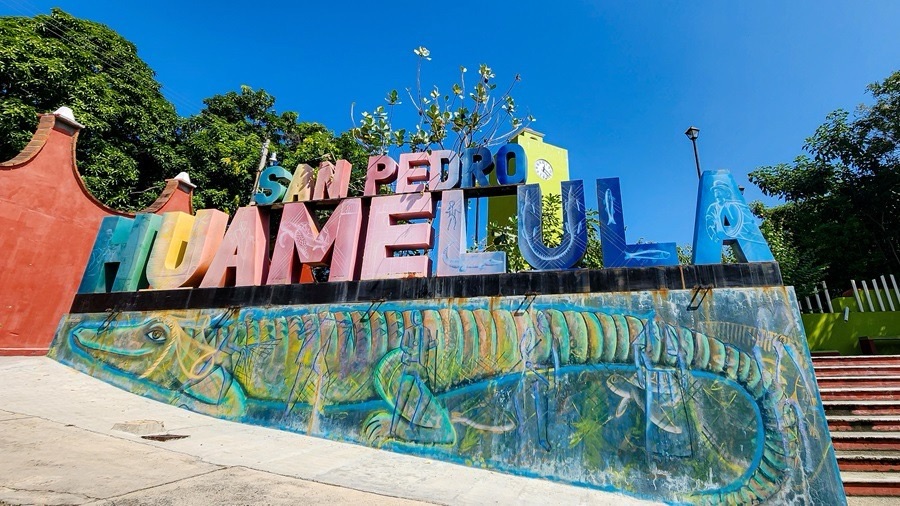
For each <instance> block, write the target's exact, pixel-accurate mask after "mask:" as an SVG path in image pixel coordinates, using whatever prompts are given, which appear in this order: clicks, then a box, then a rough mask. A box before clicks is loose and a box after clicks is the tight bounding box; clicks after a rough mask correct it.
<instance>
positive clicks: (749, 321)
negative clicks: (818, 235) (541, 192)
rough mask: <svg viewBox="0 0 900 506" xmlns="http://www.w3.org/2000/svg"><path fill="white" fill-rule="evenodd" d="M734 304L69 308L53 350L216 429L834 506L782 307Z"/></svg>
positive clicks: (591, 301) (802, 355)
mask: <svg viewBox="0 0 900 506" xmlns="http://www.w3.org/2000/svg"><path fill="white" fill-rule="evenodd" d="M727 292H728V293H726V294H725V295H716V300H717V302H720V301H719V300H718V299H729V298H730V299H734V300H733V301H731V302H733V303H734V305H733V306H732V307H737V308H743V309H744V310H745V311H748V312H747V313H744V314H742V313H741V312H740V311H738V312H735V311H734V310H728V311H726V312H724V313H723V312H722V311H717V310H716V309H715V307H710V308H707V309H706V310H705V313H702V316H704V318H703V319H697V317H698V316H700V315H701V313H694V314H688V315H685V313H686V311H684V309H683V308H684V307H686V306H687V303H686V302H687V298H686V297H687V295H688V294H687V293H686V292H685V293H676V292H673V293H666V294H657V293H652V292H645V293H638V294H604V295H591V296H545V297H541V296H538V297H533V298H524V299H523V298H522V297H514V298H513V297H511V298H481V299H467V300H443V301H405V302H396V303H380V304H379V303H371V304H331V305H322V306H302V307H301V306H285V307H267V308H231V309H224V310H194V311H181V312H178V311H159V312H145V313H114V312H111V313H107V314H83V315H69V316H68V317H67V318H66V319H65V320H64V321H63V323H62V324H61V326H60V329H59V331H58V334H57V337H56V340H55V342H54V346H53V348H52V350H51V355H52V356H54V357H55V358H57V359H58V360H60V361H62V362H64V363H67V364H70V365H72V366H74V367H76V368H79V369H82V370H85V371H88V372H90V373H91V374H93V375H95V376H98V377H100V378H102V379H104V380H106V381H109V382H111V383H113V384H116V385H118V386H120V387H123V388H126V389H128V390H131V391H133V392H136V393H139V394H142V395H147V396H150V397H153V398H157V399H159V400H163V401H166V402H170V403H173V404H176V405H179V406H183V407H185V408H188V409H191V410H195V411H198V412H202V413H206V414H210V415H213V416H218V417H223V418H228V419H232V420H238V421H244V422H248V423H258V424H263V425H270V426H276V427H279V428H283V429H287V430H293V431H298V432H302V433H306V434H310V435H317V436H322V437H329V438H333V439H338V440H345V441H352V442H357V443H362V444H367V445H371V446H376V447H382V448H386V449H391V450H395V451H401V452H407V453H414V454H420V455H426V456H431V457H435V458H441V459H444V460H451V461H455V462H460V463H464V464H468V465H475V466H482V467H487V468H493V469H497V470H501V471H506V472H513V473H518V474H523V475H527V476H539V477H544V478H549V479H554V480H558V481H564V482H569V483H575V484H580V485H585V486H590V487H595V488H600V489H604V490H611V491H618V492H624V493H628V494H632V495H635V496H638V497H643V498H647V499H655V500H663V501H667V502H672V503H695V504H753V503H762V502H769V501H772V502H778V503H784V502H798V503H800V504H803V503H805V502H816V503H818V502H821V501H824V502H828V503H840V502H842V501H843V495H842V491H841V490H840V489H839V488H838V489H837V490H833V489H829V488H828V487H823V486H815V487H813V486H811V485H817V484H818V485H821V484H823V483H824V484H832V483H839V481H835V480H838V478H837V469H836V464H835V461H834V456H833V450H832V448H831V446H830V440H829V438H828V437H827V435H828V433H827V428H826V426H825V422H824V414H823V413H822V410H821V405H820V403H819V401H818V392H817V390H816V386H815V380H814V378H813V376H812V373H811V365H810V361H809V356H808V353H807V352H806V349H805V347H804V346H802V344H800V343H802V341H801V339H802V330H801V329H799V328H798V327H797V325H796V323H795V322H796V321H798V320H799V318H797V317H796V315H795V314H794V313H793V312H792V310H789V309H787V308H789V307H792V306H790V305H789V304H790V302H791V299H792V297H793V296H792V294H791V293H790V292H787V291H784V290H782V292H780V293H779V294H777V295H776V296H775V298H776V299H778V300H777V304H775V305H774V306H773V304H772V300H771V298H772V297H773V295H772V294H766V295H765V297H766V298H767V300H766V301H765V302H766V304H765V305H761V304H759V301H754V297H757V298H758V297H760V294H759V291H758V290H756V291H755V290H753V289H734V290H728V291H727ZM754 302H756V303H754ZM764 307H768V308H771V307H775V308H779V307H780V308H781V309H777V310H774V311H773V310H767V309H762V308H764ZM751 309H752V310H754V311H756V313H757V314H752V312H751V311H750V310H751ZM686 316H687V317H689V318H691V319H692V321H689V322H683V321H682V320H684V319H685V318H686ZM573 462H575V463H577V465H573Z"/></svg>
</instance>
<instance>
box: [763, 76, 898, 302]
mask: <svg viewBox="0 0 900 506" xmlns="http://www.w3.org/2000/svg"><path fill="white" fill-rule="evenodd" d="M868 91H869V93H871V95H872V98H873V99H874V101H873V103H872V104H871V105H861V106H859V107H858V108H857V110H856V112H855V114H853V115H852V116H851V114H850V113H848V112H847V111H844V110H840V109H839V110H837V111H835V112H833V113H831V114H829V115H828V116H827V118H826V121H825V123H824V124H822V125H821V126H819V128H817V129H816V131H815V133H814V134H813V135H812V136H811V137H809V138H808V139H807V140H806V144H805V145H804V146H803V149H804V151H806V153H805V154H802V155H800V156H798V157H797V158H796V159H795V160H794V162H793V163H789V164H788V163H785V164H779V165H775V166H768V167H760V168H759V169H757V170H755V171H753V172H751V173H750V180H751V181H752V182H753V183H755V184H757V185H758V186H759V187H760V189H761V190H762V191H763V192H764V193H765V194H766V195H770V196H775V197H779V198H781V199H784V200H785V204H783V205H779V206H775V207H772V208H768V209H765V208H762V207H761V206H757V213H758V214H759V215H760V216H762V217H764V218H765V219H766V222H768V223H769V224H768V225H765V222H764V229H763V231H764V233H767V239H768V240H769V242H770V244H774V245H776V246H773V253H775V255H776V259H777V260H778V261H779V262H780V263H781V264H782V271H783V273H784V275H785V280H786V282H788V283H792V284H795V285H797V286H801V287H802V286H808V285H809V284H810V282H811V281H812V279H813V278H815V277H817V276H818V275H819V274H821V275H822V276H823V278H824V279H825V280H826V281H828V283H829V285H830V286H832V287H845V286H847V285H848V284H849V281H850V279H860V278H862V279H869V278H872V277H875V276H877V275H880V274H887V273H890V272H897V271H898V268H900V251H898V250H900V198H898V197H900V147H898V142H900V72H895V73H893V74H891V75H890V76H888V77H887V78H886V79H885V80H884V81H883V82H880V83H874V84H871V85H870V86H869V87H868ZM779 244H783V246H784V247H783V248H779V247H778V246H777V245H779Z"/></svg>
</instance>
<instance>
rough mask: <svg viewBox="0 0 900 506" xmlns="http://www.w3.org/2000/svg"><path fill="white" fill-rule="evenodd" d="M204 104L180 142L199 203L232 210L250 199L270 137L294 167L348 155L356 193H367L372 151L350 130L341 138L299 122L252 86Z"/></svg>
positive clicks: (282, 157)
mask: <svg viewBox="0 0 900 506" xmlns="http://www.w3.org/2000/svg"><path fill="white" fill-rule="evenodd" d="M204 104H206V107H205V108H204V109H203V110H202V111H201V112H200V113H199V114H197V115H195V116H192V117H190V118H187V119H186V120H185V121H184V125H183V128H182V131H181V136H180V139H181V144H180V146H179V150H180V152H181V153H182V154H183V156H184V157H185V158H186V159H187V160H188V161H189V165H190V167H191V169H190V171H191V172H190V174H191V178H192V181H193V182H194V183H195V184H197V187H198V188H197V191H196V192H195V194H194V198H195V201H194V204H195V206H196V207H198V208H203V207H207V208H216V209H223V210H227V211H229V212H231V211H234V210H235V209H237V207H239V206H241V205H246V204H248V203H249V202H250V197H251V193H252V190H253V182H254V179H255V177H256V169H257V167H258V163H259V156H260V151H261V149H262V144H263V142H264V141H265V140H266V139H269V141H270V146H269V151H270V152H275V153H277V156H278V160H279V165H281V166H282V167H284V168H286V169H287V170H289V171H293V170H294V168H295V167H296V166H297V165H298V164H299V163H307V164H309V165H311V166H313V167H318V165H319V162H322V161H330V162H335V161H337V160H339V159H346V160H348V161H349V162H350V163H352V164H353V174H352V176H351V195H361V194H362V189H363V184H364V180H365V169H366V162H367V156H366V153H365V152H364V151H363V149H362V147H360V146H359V145H358V144H357V143H356V142H355V140H354V139H353V137H352V136H351V135H350V134H349V133H344V134H342V135H340V136H337V137H336V136H335V135H334V134H333V133H332V132H331V131H330V130H328V129H327V128H325V127H324V126H323V125H321V124H319V123H309V122H299V121H298V117H299V115H298V114H297V113H296V112H293V111H287V112H282V113H278V112H277V111H276V110H275V97H273V96H272V95H270V94H268V93H266V91H265V90H253V89H252V88H250V87H249V86H242V87H241V90H240V93H238V92H235V91H230V92H228V93H225V94H224V95H216V96H213V97H210V98H208V99H206V100H205V101H204Z"/></svg>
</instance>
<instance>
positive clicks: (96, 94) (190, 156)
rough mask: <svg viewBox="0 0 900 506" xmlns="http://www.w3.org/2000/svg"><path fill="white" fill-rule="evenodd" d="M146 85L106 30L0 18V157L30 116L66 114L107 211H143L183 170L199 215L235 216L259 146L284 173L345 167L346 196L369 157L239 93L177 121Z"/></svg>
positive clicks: (143, 72)
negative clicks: (211, 211)
mask: <svg viewBox="0 0 900 506" xmlns="http://www.w3.org/2000/svg"><path fill="white" fill-rule="evenodd" d="M154 75H155V74H154V72H153V70H151V69H150V67H149V66H147V64H146V63H144V61H143V60H141V58H140V57H138V55H137V49H136V48H135V46H134V45H133V44H131V43H130V42H128V41H127V40H125V39H124V38H122V37H121V36H120V35H118V34H117V33H116V32H114V31H113V30H111V29H110V28H108V27H106V26H104V25H101V24H98V23H94V22H91V21H86V20H82V19H78V18H75V17H73V16H70V15H69V14H66V13H65V12H63V11H61V10H59V9H53V10H52V12H51V14H50V15H49V16H47V15H39V16H36V17H34V18H26V17H0V159H2V160H7V159H10V158H12V157H13V156H15V155H16V154H17V153H18V152H19V151H20V150H21V149H22V148H24V147H25V144H27V142H28V140H29V139H30V138H31V134H32V132H33V131H34V126H35V123H36V116H37V115H38V114H41V113H46V112H50V111H54V110H56V109H58V108H59V107H61V106H68V107H71V108H72V110H73V112H74V113H75V117H76V118H77V119H78V121H79V122H81V123H83V124H84V125H85V127H86V128H85V129H84V130H82V132H81V133H80V134H79V139H78V145H77V152H76V158H77V160H78V164H79V171H80V172H81V175H82V178H83V179H84V182H85V184H86V186H87V187H88V189H89V190H90V191H91V193H93V194H94V196H96V197H97V198H98V199H100V200H101V201H103V202H105V203H106V204H108V205H110V206H112V207H116V208H119V209H126V210H137V209H141V208H144V207H146V206H147V205H148V204H149V203H151V202H152V201H153V199H155V198H156V197H157V196H158V195H159V191H160V190H161V189H162V186H163V183H164V180H165V179H167V178H171V177H174V176H175V175H177V174H178V173H179V172H181V171H187V172H189V173H190V176H191V178H192V181H193V182H194V183H195V184H197V186H198V188H197V191H196V193H195V200H194V204H195V206H196V207H198V208H203V207H214V208H219V209H223V210H227V211H233V210H234V209H236V208H237V207H238V206H240V205H245V204H247V203H249V201H250V196H251V192H252V190H253V181H254V178H255V174H256V170H257V167H258V163H259V156H260V150H261V147H262V144H263V142H264V140H265V139H269V140H270V141H271V148H270V149H271V150H272V151H276V152H278V154H279V156H280V161H281V165H282V166H284V167H286V168H288V169H289V170H292V169H293V168H294V167H296V165H297V164H298V163H301V162H302V163H308V164H310V165H312V166H313V167H317V166H318V164H319V162H321V161H332V162H333V161H335V160H337V159H340V158H345V159H348V160H349V161H350V162H351V163H353V165H354V169H355V177H354V178H353V182H354V183H353V185H352V187H351V191H352V192H353V194H361V193H362V177H361V174H364V172H365V164H366V153H365V152H364V151H363V150H362V148H361V147H360V146H358V145H357V143H356V141H355V139H354V138H353V136H352V135H350V134H349V133H345V134H342V135H340V136H335V135H334V134H333V133H332V132H331V131H330V130H328V129H327V128H325V127H324V126H323V125H321V124H318V123H309V122H300V121H298V117H299V115H298V114H297V113H296V112H292V111H288V112H282V113H278V112H277V111H276V110H275V108H274V106H275V97H273V96H272V95H269V94H268V93H266V92H265V91H264V90H258V91H254V90H252V89H251V88H249V87H246V86H244V87H242V88H241V90H240V92H236V91H230V92H227V93H225V94H222V95H215V96H213V97H210V98H208V99H206V100H205V101H204V104H205V107H204V109H203V110H202V111H201V112H200V113H199V114H197V115H195V116H192V117H189V118H179V117H178V115H177V114H176V112H175V108H174V107H173V106H172V104H171V103H170V102H169V101H168V100H166V98H165V97H164V96H163V95H162V93H161V91H160V90H161V86H160V84H159V83H158V82H157V81H156V79H155V77H154Z"/></svg>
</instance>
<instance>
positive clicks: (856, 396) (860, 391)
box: [819, 387, 900, 401]
mask: <svg viewBox="0 0 900 506" xmlns="http://www.w3.org/2000/svg"><path fill="white" fill-rule="evenodd" d="M819 394H820V395H821V396H822V401H879V400H880V401H891V400H894V401H900V389H898V388H892V387H862V388H852V389H851V388H842V387H834V388H831V387H829V388H819Z"/></svg>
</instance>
